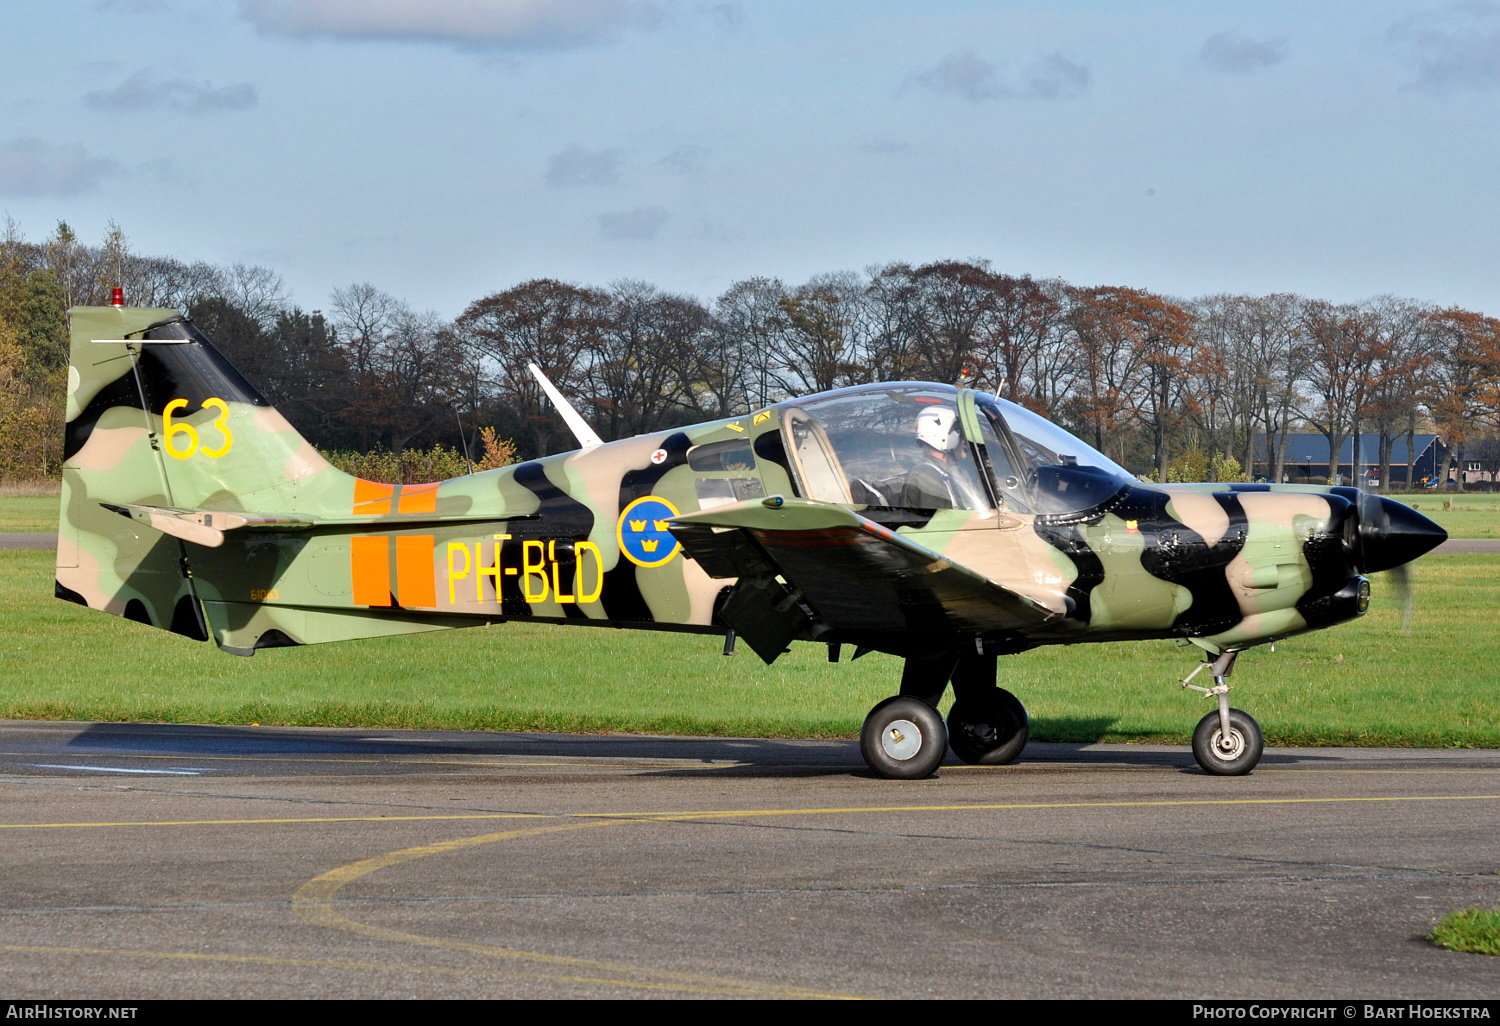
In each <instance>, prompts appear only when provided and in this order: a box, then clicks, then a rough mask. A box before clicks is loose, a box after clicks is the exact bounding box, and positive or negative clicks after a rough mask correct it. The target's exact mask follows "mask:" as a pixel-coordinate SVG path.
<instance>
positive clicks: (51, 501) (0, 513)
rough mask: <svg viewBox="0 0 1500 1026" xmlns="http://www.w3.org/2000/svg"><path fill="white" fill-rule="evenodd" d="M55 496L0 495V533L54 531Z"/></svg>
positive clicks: (55, 528)
mask: <svg viewBox="0 0 1500 1026" xmlns="http://www.w3.org/2000/svg"><path fill="white" fill-rule="evenodd" d="M57 503H58V497H57V496H56V495H0V531H56V530H57V508H58V507H57Z"/></svg>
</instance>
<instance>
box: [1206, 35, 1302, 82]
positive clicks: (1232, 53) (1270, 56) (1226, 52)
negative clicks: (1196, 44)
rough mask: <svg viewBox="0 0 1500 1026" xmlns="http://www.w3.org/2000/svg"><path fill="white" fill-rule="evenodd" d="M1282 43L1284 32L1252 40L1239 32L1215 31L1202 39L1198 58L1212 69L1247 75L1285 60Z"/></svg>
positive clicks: (1285, 39)
mask: <svg viewBox="0 0 1500 1026" xmlns="http://www.w3.org/2000/svg"><path fill="white" fill-rule="evenodd" d="M1286 44H1287V38H1286V36H1277V37H1276V38H1274V39H1260V40H1256V39H1251V38H1250V37H1249V36H1247V35H1245V34H1244V33H1241V32H1219V33H1217V34H1215V35H1212V36H1209V37H1208V39H1206V40H1205V41H1204V43H1203V49H1202V50H1201V51H1199V53H1198V59H1199V60H1200V61H1202V62H1203V64H1204V66H1205V67H1208V68H1211V69H1213V70H1214V71H1223V72H1226V73H1228V74H1231V75H1248V74H1250V73H1251V72H1252V71H1259V70H1260V69H1262V68H1269V67H1271V66H1272V65H1273V64H1280V63H1281V62H1282V61H1283V60H1285V59H1286Z"/></svg>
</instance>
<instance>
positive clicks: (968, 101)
mask: <svg viewBox="0 0 1500 1026" xmlns="http://www.w3.org/2000/svg"><path fill="white" fill-rule="evenodd" d="M15 7H18V8H20V9H19V10H15V9H8V10H7V12H6V15H5V32H4V34H3V38H0V64H3V67H4V68H5V76H4V81H5V85H4V88H3V90H0V212H4V213H8V214H9V215H10V216H11V217H14V218H15V219H16V220H17V221H19V222H20V224H21V227H22V229H23V230H24V231H25V232H26V234H27V235H28V237H30V238H33V239H36V238H40V237H42V236H44V235H46V234H47V233H48V232H49V231H50V230H51V229H52V227H53V225H54V224H55V223H56V222H57V220H59V219H65V220H67V221H68V222H70V223H71V224H72V225H73V226H74V228H75V229H76V230H77V231H78V232H79V233H80V235H82V236H83V237H84V238H85V239H88V240H90V241H97V239H98V238H99V237H100V236H101V235H102V234H103V232H104V229H105V225H106V223H107V221H108V220H109V219H111V218H113V219H115V220H116V221H118V222H119V223H120V225H121V226H122V227H123V228H124V229H125V232H126V234H127V235H128V236H129V238H130V240H131V244H132V247H133V248H134V249H136V250H137V251H140V252H145V253H151V254H169V255H173V256H176V257H179V258H182V259H186V260H194V259H205V260H210V261H215V262H231V261H236V260H242V261H247V262H254V263H264V264H266V265H268V266H271V267H273V268H274V269H276V270H277V271H279V272H280V273H281V274H282V275H284V277H285V278H286V280H287V283H288V284H289V286H290V287H291V289H292V292H293V295H294V298H295V299H296V301H297V302H298V303H300V304H301V305H303V306H304V307H307V308H317V307H321V306H324V305H325V304H326V303H327V297H328V293H329V291H330V290H331V289H332V288H334V287H337V286H341V285H347V284H350V283H352V282H357V281H370V282H373V283H375V284H376V285H378V286H380V287H382V288H384V289H386V290H388V291H390V292H392V293H394V294H396V295H398V296H400V297H402V298H404V299H406V300H408V301H409V302H411V303H412V304H413V305H415V306H417V307H420V308H431V309H434V310H436V311H437V312H438V313H440V314H442V315H444V316H450V317H451V316H454V315H456V314H458V313H459V312H460V311H461V310H462V308H463V307H464V305H465V304H467V303H468V302H470V301H472V300H474V299H477V298H479V297H480V296H483V295H486V294H488V293H491V292H494V291H497V290H499V289H502V288H505V287H507V286H509V285H512V284H515V283H517V282H519V281H522V280H525V279H527V278H532V277H541V276H550V277H558V278H563V279H566V280H572V281H578V282H583V283H588V284H604V283H607V282H609V281H612V280H615V279H618V278H640V279H644V280H646V281H650V282H652V283H654V284H656V285H658V286H660V287H662V288H665V289H668V290H672V291H679V292H686V293H690V294H693V295H697V296H699V297H702V298H704V299H711V298H712V297H713V296H715V295H716V294H717V293H718V292H720V291H721V290H722V289H723V288H724V287H726V286H727V285H728V284H729V283H730V282H732V281H734V280H736V279H739V278H743V277H748V276H751V275H757V274H759V275H768V276H779V277H781V278H783V279H784V280H787V281H788V282H796V281H800V280H803V279H805V278H806V277H808V276H810V275H812V274H815V273H818V272H822V271H837V270H848V269H854V270H858V269H862V268H865V267H867V266H869V265H871V264H876V263H881V262H886V261H891V260H907V261H912V262H921V261H927V260H934V259H942V258H949V257H953V258H965V257H984V258H988V259H989V260H991V261H992V262H993V264H994V265H995V267H996V268H998V269H1000V270H1004V271H1007V272H1010V273H1016V274H1022V273H1029V274H1032V275H1035V276H1039V277H1051V276H1057V277H1062V278H1065V279H1067V280H1069V281H1072V282H1074V283H1076V284H1124V285H1133V286H1137V287H1141V288H1147V289H1152V290H1154V291H1159V292H1164V293H1167V294H1170V295H1176V296H1196V295H1202V294H1206V293H1211V292H1218V291H1231V292H1248V293H1264V292H1271V291H1294V292H1301V293H1304V294H1307V295H1312V296H1319V297H1322V298H1327V299H1332V300H1336V301H1353V300H1359V299H1363V298H1367V297H1370V296H1374V295H1377V294H1381V293H1394V294H1397V295H1401V296H1410V297H1413V298H1418V299H1425V300H1430V301H1433V302H1438V303H1443V304H1448V303H1455V304H1460V305H1463V306H1466V307H1469V308H1472V309H1478V310H1482V311H1485V312H1487V313H1490V314H1492V315H1500V274H1497V269H1500V260H1497V257H1500V3H1494V2H1468V3H1457V4H1446V5H1445V4H1425V3H1394V2H1379V0H1365V2H1360V3H1337V2H1325V3H1319V4H1316V5H1308V4H1305V3H1258V4H1257V3H1234V4H1228V3H1207V2H1201V0H1200V2H1192V3H1188V2H1184V3H1154V4H1152V3H1136V4H1131V5H1122V4H1118V3H1084V2H1079V3H1041V2H1036V3H1029V4H1023V3H1003V2H989V3H965V2H952V3H922V4H917V3H908V4H902V3H881V2H871V0H865V2H859V3H852V2H850V3H844V2H825V3H775V2H756V3H752V2H742V3H738V2H728V3H721V2H695V0H657V2H637V0H425V2H422V0H104V2H99V0H56V2H53V3H49V4H24V5H15Z"/></svg>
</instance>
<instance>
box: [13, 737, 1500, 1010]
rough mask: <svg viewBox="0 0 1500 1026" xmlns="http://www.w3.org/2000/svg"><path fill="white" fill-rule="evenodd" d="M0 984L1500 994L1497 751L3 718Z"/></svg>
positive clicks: (51, 990)
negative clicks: (911, 741)
mask: <svg viewBox="0 0 1500 1026" xmlns="http://www.w3.org/2000/svg"><path fill="white" fill-rule="evenodd" d="M0 796H3V804H0V809H3V814H0V867H3V873H4V881H5V886H4V887H3V888H0V952H3V953H4V957H3V958H0V994H3V995H5V996H6V997H8V998H16V999H21V998H25V999H38V998H64V997H66V998H76V997H83V996H86V997H91V998H100V999H105V998H120V999H129V998H151V997H241V996H243V997H396V996H428V997H519V996H526V997H560V996H567V997H582V996H610V997H614V996H641V997H647V996H724V997H741V996H746V997H810V996H825V995H826V996H830V997H1185V998H1232V997H1248V998H1274V997H1283V998H1313V997H1345V996H1377V995H1378V996H1380V997H1391V998H1396V997H1402V998H1446V999H1450V1000H1452V999H1460V998H1494V997H1496V996H1497V995H1500V961H1497V960H1496V959H1494V958H1489V957H1486V956H1482V955H1469V954H1460V953H1454V952H1448V951H1443V950H1440V949H1437V948H1435V947H1433V946H1431V945H1430V944H1429V943H1427V942H1426V941H1425V940H1424V939H1423V936H1424V935H1425V934H1426V933H1427V932H1428V931H1429V930H1430V929H1431V928H1432V926H1433V924H1434V923H1436V922H1437V921H1438V919H1440V918H1441V917H1442V916H1443V915H1445V914H1446V913H1448V912H1450V911H1453V910H1455V909H1459V908H1464V907H1469V906H1474V905H1488V906H1490V907H1494V906H1495V905H1496V904H1500V876H1496V871H1497V870H1500V845H1497V843H1496V840H1495V839H1496V837H1497V836H1500V751H1414V750H1390V749H1385V750H1377V749H1296V750H1293V749H1272V750H1268V751H1267V754H1266V756H1265V758H1264V760H1263V761H1262V763H1261V765H1260V767H1259V768H1257V770H1256V771H1255V772H1254V773H1253V774H1251V775H1250V776H1248V777H1242V778H1233V779H1224V778H1214V777H1209V776H1206V775H1204V774H1203V773H1202V772H1201V771H1200V770H1198V769H1197V767H1196V766H1195V765H1194V763H1193V760H1192V756H1191V755H1190V754H1189V752H1188V751H1187V750H1186V749H1182V748H1172V747H1165V746H1136V745H1119V746H1102V745H1100V746H1078V745H1041V744H1039V745H1033V746H1032V747H1031V748H1029V749H1028V750H1027V752H1026V754H1025V756H1024V758H1023V761H1022V762H1020V763H1019V764H1017V765H1015V766H1013V767H1005V768H999V769H975V768H970V767H964V766H959V765H945V766H944V767H943V769H942V770H941V772H940V774H939V775H938V776H937V777H936V778H934V779H931V780H925V781H914V782H892V781H883V780H878V779H875V778H873V777H871V776H869V775H868V774H867V773H866V772H865V770H864V768H863V764H862V763H861V761H860V757H859V752H858V748H857V745H856V744H855V743H854V742H849V741H828V742H821V741H759V740H735V739H711V738H645V737H622V736H603V737H596V736H566V735H530V734H504V733H459V732H422V731H370V730H354V731H350V730H330V729H287V728H258V727H244V728H235V727H185V726H162V725H133V724H81V723H31V722H17V721H0Z"/></svg>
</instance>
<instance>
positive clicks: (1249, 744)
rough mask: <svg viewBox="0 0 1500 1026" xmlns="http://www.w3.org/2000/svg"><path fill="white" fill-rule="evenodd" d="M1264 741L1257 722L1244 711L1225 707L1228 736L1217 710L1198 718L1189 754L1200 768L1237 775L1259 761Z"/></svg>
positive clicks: (1245, 771)
mask: <svg viewBox="0 0 1500 1026" xmlns="http://www.w3.org/2000/svg"><path fill="white" fill-rule="evenodd" d="M1265 747H1266V741H1265V738H1264V737H1262V736H1261V733H1260V724H1259V723H1256V722H1255V718H1254V717H1252V716H1251V715H1250V714H1249V713H1247V712H1242V711H1241V710H1239V709H1231V710H1229V736H1228V737H1227V738H1226V737H1225V736H1224V732H1223V728H1222V727H1221V726H1220V724H1219V714H1218V712H1217V711H1214V712H1211V713H1209V714H1208V715H1207V716H1205V717H1203V719H1201V720H1199V721H1198V727H1197V729H1196V730H1194V731H1193V758H1195V759H1197V760H1198V765H1199V766H1202V767H1203V769H1204V772H1207V773H1212V774H1214V775H1215V776H1220V777H1238V776H1241V775H1243V774H1245V773H1249V772H1250V771H1251V770H1252V769H1254V768H1255V764H1256V763H1257V762H1260V753H1261V752H1262V751H1264V750H1265Z"/></svg>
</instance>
